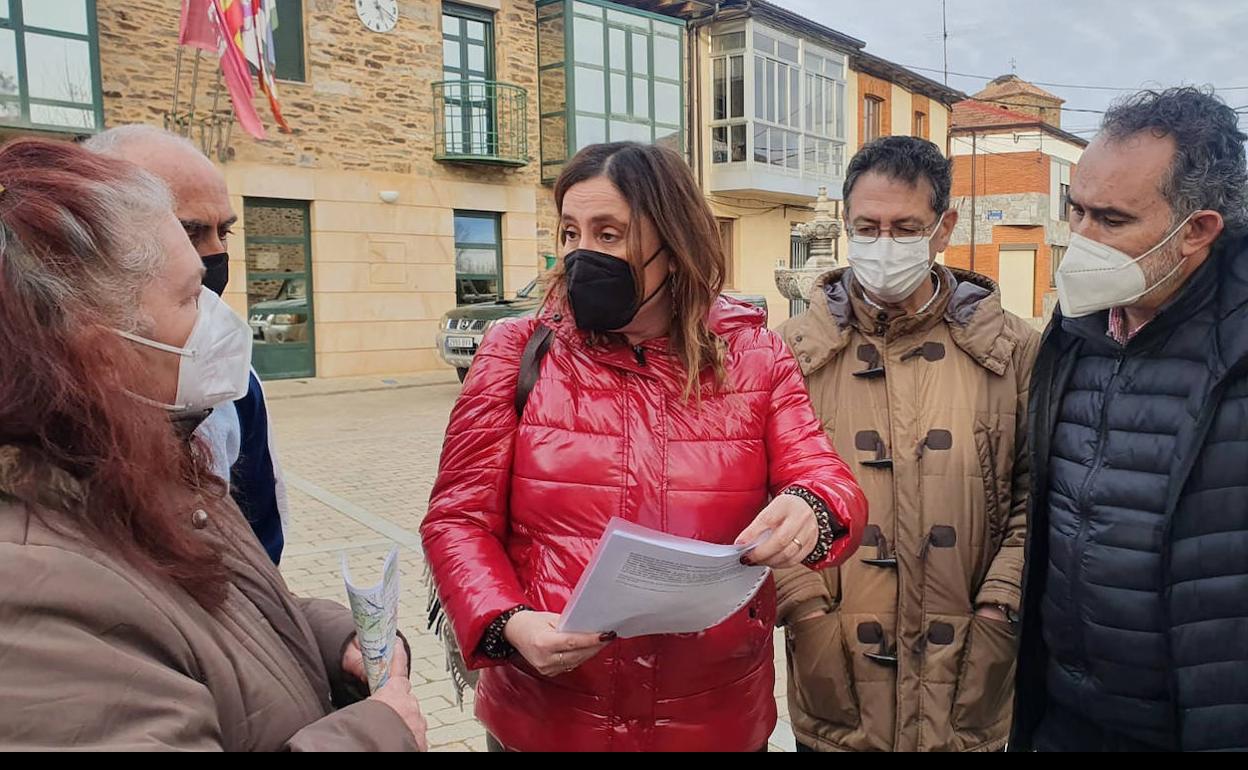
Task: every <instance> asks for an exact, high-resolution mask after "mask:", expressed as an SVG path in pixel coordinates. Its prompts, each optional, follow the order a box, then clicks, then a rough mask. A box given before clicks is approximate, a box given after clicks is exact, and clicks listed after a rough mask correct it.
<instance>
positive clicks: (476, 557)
mask: <svg viewBox="0 0 1248 770" xmlns="http://www.w3.org/2000/svg"><path fill="white" fill-rule="evenodd" d="M555 202H556V204H557V206H558V208H559V216H560V225H559V229H560V238H559V240H560V243H561V245H562V249H561V250H562V256H563V261H562V267H561V268H560V269H558V270H557V271H556V273H555V274H554V275H553V276H552V279H551V283H550V285H551V289H550V293H549V295H548V300H547V303H546V306H545V307H544V308H543V309H542V310H541V312H540V313H538V314H537V316H536V317H535V318H529V319H524V320H520V321H515V322H508V323H504V324H501V325H499V326H497V327H495V328H494V329H493V330H492V331H491V333H490V334H489V336H487V337H486V339H485V341H484V344H483V345H482V346H481V349H480V351H478V353H477V355H476V357H475V359H474V361H473V366H472V369H471V371H470V372H469V373H468V378H467V380H466V382H465V383H464V390H463V393H462V394H461V395H460V397H459V401H458V402H457V403H456V405H455V409H454V411H453V413H452V415H451V420H450V426H449V427H448V429H447V433H446V443H445V445H444V447H443V451H442V460H441V467H440V468H439V471H438V477H437V481H436V482H435V485H434V489H433V495H432V498H431V500H430V503H429V512H428V514H427V515H426V517H425V520H424V522H423V524H422V527H421V534H422V536H423V542H424V547H425V552H426V555H427V556H428V560H429V564H430V567H431V573H432V576H433V580H434V583H435V585H436V588H437V593H438V596H439V597H440V600H441V605H442V607H444V608H445V610H446V614H447V616H448V618H449V619H450V622H451V625H452V626H453V628H454V633H455V637H456V639H457V641H458V644H459V648H460V649H461V650H462V651H463V655H464V658H465V660H466V662H467V664H468V666H469V667H471V668H474V669H483V670H482V672H481V675H480V679H479V681H478V684H477V692H476V711H477V716H478V717H479V718H480V719H481V721H482V722H484V724H485V727H486V729H487V730H488V731H489V733H490V737H489V739H488V743H489V745H490V746H491V748H492V749H494V750H502V749H508V750H518V751H542V750H546V751H551V750H564V751H578V750H579V751H638V750H643V751H677V750H680V751H759V750H761V749H764V748H766V746H767V738H768V736H769V735H770V733H771V731H772V728H773V727H774V726H775V724H776V702H775V698H774V695H773V685H774V681H775V671H774V666H773V659H772V648H771V645H772V631H773V628H774V624H775V618H776V593H775V587H774V585H773V584H772V583H771V582H770V581H769V582H767V583H766V584H765V585H764V586H763V588H762V589H761V590H760V591H759V592H758V593H757V594H756V595H755V596H754V597H753V598H752V599H751V600H750V601H748V602H747V603H746V606H743V607H741V608H740V610H739V611H738V612H735V613H733V614H732V615H731V616H730V617H729V618H727V619H726V620H725V621H724V622H722V623H719V624H718V625H716V626H714V627H712V628H709V629H707V630H705V631H703V632H701V633H698V634H667V635H654V636H643V637H638V638H633V639H616V638H615V636H614V635H613V632H614V631H615V629H611V628H602V629H596V630H597V631H599V632H600V633H594V634H573V633H562V632H559V631H557V630H556V623H557V621H558V619H559V617H558V613H560V612H562V611H563V610H564V608H565V607H566V605H567V603H568V600H569V598H570V596H571V594H572V591H573V589H574V588H575V586H576V584H577V581H578V579H579V578H580V577H581V574H582V573H583V572H584V570H585V568H586V565H587V564H588V562H589V560H590V557H591V555H592V553H593V551H594V547H595V545H596V543H597V542H598V540H599V539H600V538H601V536H602V533H603V530H604V528H605V527H606V525H607V523H608V522H609V521H610V519H611V518H612V517H620V518H623V519H625V520H627V521H632V522H635V523H638V524H641V525H644V526H647V527H650V528H652V529H657V530H662V531H664V532H668V533H671V534H675V535H680V536H684V537H690V538H696V539H699V540H703V541H709V542H715V543H734V542H736V543H742V544H745V543H753V542H755V541H756V540H757V539H759V538H760V537H762V536H763V535H764V534H765V533H770V534H769V536H767V537H766V539H765V540H763V542H762V544H761V545H759V546H758V547H757V548H756V549H754V550H753V551H751V552H750V555H749V556H748V557H747V558H749V559H750V560H752V561H753V562H754V563H756V564H759V565H764V566H768V567H797V566H798V565H803V564H804V565H805V566H806V567H808V568H811V569H822V568H824V567H827V566H830V565H835V564H839V563H840V562H842V561H843V560H844V559H846V558H847V557H848V556H849V555H850V554H851V553H853V551H854V549H856V548H857V547H858V543H859V540H860V539H861V536H862V528H863V524H864V519H865V518H866V504H865V500H864V498H863V495H862V491H861V490H860V489H859V488H858V484H857V483H856V482H855V481H854V478H853V475H852V474H851V473H850V471H849V469H848V468H847V467H846V465H845V463H844V462H842V460H841V458H840V457H838V456H837V455H836V453H835V452H834V451H833V449H832V446H831V445H830V444H829V443H828V439H827V438H826V436H825V435H824V431H823V427H822V426H821V425H820V423H819V421H818V420H817V419H816V417H815V413H814V410H813V409H812V408H811V404H810V398H809V396H808V395H807V393H806V388H805V386H804V385H803V383H802V377H801V373H800V372H799V371H798V367H797V362H796V361H794V359H793V356H792V355H791V354H790V353H789V352H788V351H787V350H786V348H785V346H784V343H783V342H782V341H781V340H780V338H779V337H777V336H776V335H775V334H773V333H772V332H770V331H768V330H767V325H766V314H765V313H764V312H763V311H762V310H760V309H758V308H755V307H753V306H751V305H745V304H742V303H738V302H735V301H733V300H730V299H727V298H725V297H723V296H721V294H720V291H721V289H722V288H723V285H724V279H725V275H726V264H725V259H724V252H723V248H722V245H721V243H720V240H719V233H718V228H717V226H716V223H715V217H714V215H713V214H712V213H711V211H710V209H709V208H708V207H707V205H706V201H705V200H704V199H703V197H702V194H701V193H700V192H699V190H698V187H697V183H696V182H695V181H694V179H693V176H692V174H691V173H690V171H689V167H688V166H687V165H685V163H684V161H683V160H682V159H681V158H680V156H679V155H677V154H676V153H674V152H672V151H671V150H668V149H664V148H662V147H659V146H655V145H643V144H637V143H631V142H620V143H615V144H604V145H593V146H590V147H587V148H585V149H583V150H581V151H580V152H579V153H578V154H577V155H576V157H575V158H573V159H572V160H571V161H569V163H568V165H567V166H566V168H565V169H564V170H563V173H562V174H561V175H560V177H559V180H558V182H557V183H556V184H555Z"/></svg>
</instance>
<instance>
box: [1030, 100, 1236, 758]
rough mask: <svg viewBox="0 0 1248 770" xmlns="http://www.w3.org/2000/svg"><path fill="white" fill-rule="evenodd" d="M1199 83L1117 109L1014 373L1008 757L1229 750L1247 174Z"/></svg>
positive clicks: (1080, 181) (1099, 142)
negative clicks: (1026, 423)
mask: <svg viewBox="0 0 1248 770" xmlns="http://www.w3.org/2000/svg"><path fill="white" fill-rule="evenodd" d="M1237 117H1238V116H1237V115H1236V114H1235V113H1234V111H1233V110H1231V109H1230V108H1229V107H1227V106H1226V104H1225V103H1223V102H1222V101H1221V100H1220V99H1218V98H1217V97H1216V96H1214V95H1213V94H1212V93H1211V92H1209V91H1201V90H1197V89H1194V88H1179V89H1171V90H1167V91H1164V92H1161V93H1155V92H1143V93H1140V94H1137V95H1135V96H1133V97H1130V98H1128V99H1126V100H1124V101H1123V102H1121V103H1119V104H1117V105H1115V106H1114V107H1113V108H1112V109H1111V110H1110V111H1109V112H1108V113H1107V114H1106V116H1105V122H1104V125H1103V127H1102V131H1101V133H1100V135H1099V136H1098V137H1097V138H1096V139H1095V141H1093V142H1092V144H1091V145H1090V146H1089V147H1088V149H1087V151H1086V152H1085V153H1084V155H1083V158H1082V160H1081V162H1080V164H1079V166H1078V168H1077V169H1076V172H1075V176H1074V179H1073V183H1072V185H1071V191H1070V201H1071V214H1070V223H1071V230H1072V236H1071V244H1070V248H1069V250H1068V251H1067V253H1066V257H1065V259H1064V260H1063V262H1062V264H1061V266H1060V268H1059V272H1058V276H1057V286H1058V298H1059V301H1060V311H1059V312H1057V313H1056V314H1055V315H1054V318H1053V322H1052V323H1051V324H1050V326H1049V329H1048V331H1047V332H1046V334H1045V338H1044V342H1043V343H1042V346H1041V351H1040V356H1039V359H1038V361H1037V362H1036V367H1035V373H1034V376H1033V379H1032V384H1031V405H1030V437H1031V455H1032V459H1031V467H1032V484H1033V488H1032V497H1031V500H1032V510H1031V513H1032V518H1031V520H1030V524H1029V527H1028V538H1027V549H1026V554H1027V556H1026V570H1025V577H1024V602H1023V614H1022V629H1021V637H1022V639H1021V651H1020V661H1019V667H1018V678H1017V687H1016V691H1017V700H1016V706H1015V712H1014V713H1015V721H1014V728H1013V734H1012V737H1011V740H1010V748H1011V750H1016V751H1028V750H1040V751H1134V750H1226V749H1248V237H1245V236H1244V232H1245V225H1246V224H1248V203H1246V201H1248V190H1246V181H1248V171H1246V169H1245V152H1244V141H1245V139H1248V137H1245V135H1244V134H1243V133H1241V132H1240V131H1239V130H1238V128H1237Z"/></svg>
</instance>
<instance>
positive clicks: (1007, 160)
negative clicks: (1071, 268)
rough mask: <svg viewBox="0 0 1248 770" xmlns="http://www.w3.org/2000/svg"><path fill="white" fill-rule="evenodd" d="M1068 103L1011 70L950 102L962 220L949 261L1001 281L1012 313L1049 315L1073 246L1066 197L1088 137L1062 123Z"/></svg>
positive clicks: (955, 179) (955, 182)
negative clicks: (1056, 274) (1060, 267)
mask: <svg viewBox="0 0 1248 770" xmlns="http://www.w3.org/2000/svg"><path fill="white" fill-rule="evenodd" d="M1061 105H1062V100H1061V99H1059V98H1058V97H1057V96H1054V95H1053V94H1049V93H1048V92H1046V91H1044V90H1042V89H1040V88H1037V87H1036V86H1034V85H1032V84H1030V83H1026V82H1024V81H1021V80H1019V79H1018V78H1017V77H1014V76H1012V75H1007V76H1005V77H1002V78H997V79H996V80H994V81H993V82H992V83H990V84H989V86H988V87H987V88H985V89H984V90H983V91H981V92H980V93H978V94H976V95H975V96H974V97H972V98H971V99H968V100H966V101H963V102H960V103H958V104H956V105H954V107H953V119H952V127H951V129H950V144H951V148H950V155H951V157H952V158H953V199H954V202H955V203H956V204H957V205H958V207H959V212H958V213H959V221H958V226H957V228H956V229H955V230H954V232H953V238H952V239H951V240H950V245H949V249H948V251H946V252H945V257H944V258H945V261H946V263H947V264H949V265H952V266H955V267H962V268H967V269H971V270H974V271H976V272H979V273H983V274H984V275H986V276H988V277H989V278H992V279H993V280H996V281H997V282H998V283H999V284H1000V285H1001V292H1002V298H1003V301H1004V303H1005V306H1006V309H1007V310H1010V311H1011V312H1013V313H1015V314H1016V315H1019V316H1021V317H1023V318H1039V317H1042V316H1043V315H1045V311H1046V307H1047V305H1046V296H1047V295H1049V294H1050V292H1051V291H1052V290H1053V271H1054V270H1055V269H1056V267H1057V264H1058V263H1059V262H1060V260H1061V255H1062V254H1063V253H1065V249H1066V246H1067V244H1068V243H1069V242H1070V225H1069V221H1068V220H1069V212H1068V206H1067V201H1066V196H1067V193H1068V191H1069V189H1070V175H1071V172H1072V171H1073V169H1074V167H1075V164H1077V163H1078V162H1079V157H1080V156H1081V155H1082V153H1083V148H1084V147H1086V146H1087V141H1086V140H1085V139H1082V138H1080V137H1078V136H1076V135H1074V134H1071V133H1069V132H1067V131H1064V130H1063V129H1062V128H1061V111H1060V107H1061ZM1050 301H1051V300H1050Z"/></svg>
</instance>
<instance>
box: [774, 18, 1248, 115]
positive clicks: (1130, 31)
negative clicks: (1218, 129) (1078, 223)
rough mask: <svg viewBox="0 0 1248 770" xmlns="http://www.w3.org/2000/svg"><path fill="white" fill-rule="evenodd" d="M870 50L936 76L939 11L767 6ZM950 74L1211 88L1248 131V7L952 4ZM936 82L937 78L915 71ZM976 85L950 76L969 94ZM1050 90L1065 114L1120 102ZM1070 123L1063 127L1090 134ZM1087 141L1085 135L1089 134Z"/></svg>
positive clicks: (1109, 95) (1096, 93)
mask: <svg viewBox="0 0 1248 770" xmlns="http://www.w3.org/2000/svg"><path fill="white" fill-rule="evenodd" d="M772 1H773V2H775V3H776V4H778V5H780V6H783V7H785V8H788V9H789V10H792V11H796V12H797V13H800V14H802V15H803V16H806V17H807V18H810V19H814V20H815V21H818V22H820V23H822V24H825V25H827V26H829V27H832V28H833V29H836V30H839V31H841V32H844V33H846V34H849V35H853V36H854V37H856V38H858V39H860V40H864V41H866V43H867V50H868V51H871V52H872V53H874V54H876V55H877V56H883V57H884V58H886V59H889V60H891V61H894V62H897V63H899V64H905V65H911V66H916V67H929V68H932V69H936V70H938V69H940V68H941V67H942V66H943V57H942V53H941V18H940V17H941V13H940V0H772ZM947 7H948V22H949V69H950V71H951V72H964V73H970V74H974V75H988V76H996V75H1002V74H1005V73H1008V72H1010V59H1011V58H1013V59H1015V60H1017V66H1018V70H1017V71H1018V76H1019V77H1021V78H1023V79H1025V80H1031V81H1037V80H1039V81H1045V82H1052V83H1069V84H1080V85H1097V86H1114V87H1122V88H1132V89H1134V88H1142V87H1156V86H1159V85H1165V86H1169V85H1180V84H1196V85H1203V84H1211V85H1214V86H1217V87H1220V88H1230V87H1239V88H1238V89H1237V90H1226V91H1223V92H1222V96H1223V98H1224V99H1226V101H1227V103H1228V104H1230V105H1231V106H1232V107H1236V108H1243V109H1242V111H1243V112H1244V113H1245V115H1244V118H1243V119H1242V120H1241V121H1240V125H1241V126H1242V127H1245V128H1248V56H1246V55H1245V53H1244V50H1245V48H1244V46H1245V42H1246V41H1248V2H1244V0H1112V1H1111V0H1046V2H1034V1H1032V0H947ZM922 74H924V75H927V76H928V77H931V78H932V79H934V80H937V81H940V80H942V79H943V77H944V76H943V75H942V74H941V73H940V72H929V71H922ZM984 84H985V81H984V80H983V79H976V78H966V77H956V76H953V75H950V77H949V85H950V86H952V87H954V88H957V89H959V90H961V91H964V92H966V93H967V94H973V93H975V92H976V91H978V90H979V89H980V88H982V87H983V85H984ZM1045 88H1046V89H1047V90H1049V91H1052V92H1053V93H1055V94H1057V95H1058V96H1060V97H1062V98H1063V99H1065V100H1066V105H1065V106H1066V107H1067V108H1086V109H1095V110H1104V109H1105V107H1106V106H1107V105H1108V104H1109V103H1110V102H1111V101H1112V100H1113V99H1114V98H1115V97H1117V96H1120V95H1122V94H1123V93H1125V92H1123V91H1104V90H1091V89H1076V88H1059V87H1055V86H1045ZM1099 119H1100V116H1099V115H1096V114H1088V113H1077V112H1067V113H1064V114H1063V117H1062V126H1063V127H1064V128H1071V129H1085V128H1094V127H1095V126H1096V125H1097V124H1098V123H1099ZM1084 135H1085V136H1087V135H1089V134H1088V133H1084Z"/></svg>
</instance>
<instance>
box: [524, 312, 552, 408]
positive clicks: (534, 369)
mask: <svg viewBox="0 0 1248 770" xmlns="http://www.w3.org/2000/svg"><path fill="white" fill-rule="evenodd" d="M553 336H554V330H552V329H551V328H550V327H549V326H547V325H546V324H544V323H540V322H539V323H538V324H537V328H536V329H534V330H533V336H531V337H529V341H528V343H527V344H526V345H525V346H524V352H523V353H521V354H520V376H519V377H518V378H517V379H516V415H517V416H521V415H523V414H524V405H525V404H527V403H528V401H529V394H530V393H532V392H533V386H534V385H536V384H537V376H538V374H540V373H541V371H542V359H543V358H545V357H546V351H548V350H550V340H551V338H552V337H553Z"/></svg>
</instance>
